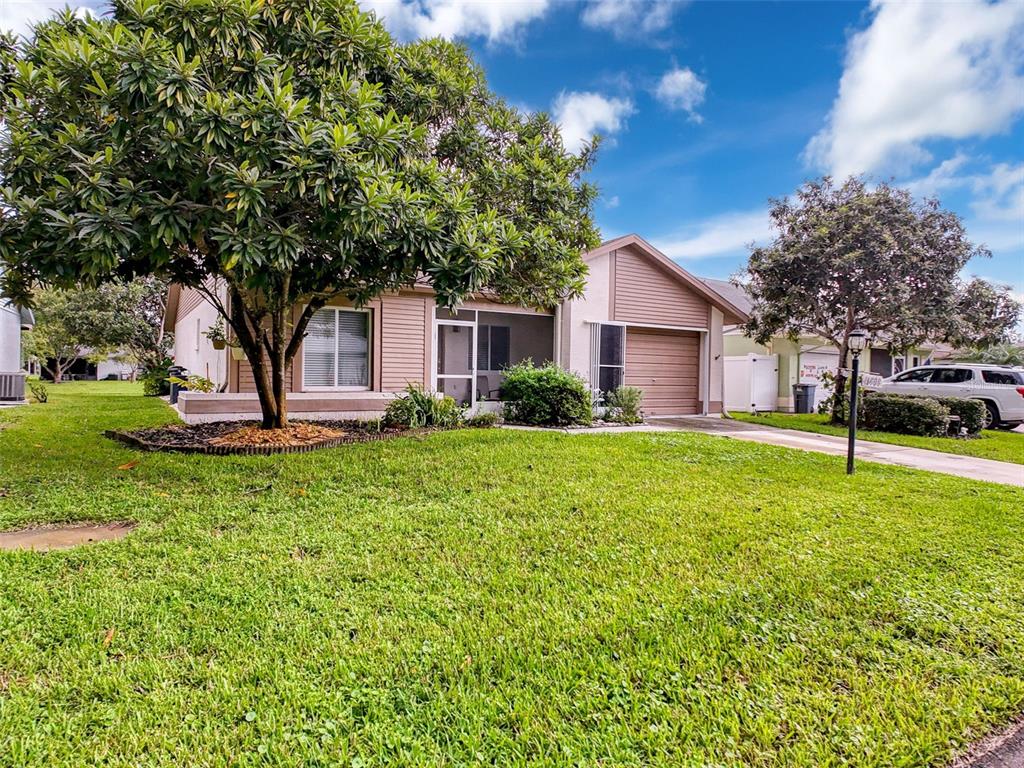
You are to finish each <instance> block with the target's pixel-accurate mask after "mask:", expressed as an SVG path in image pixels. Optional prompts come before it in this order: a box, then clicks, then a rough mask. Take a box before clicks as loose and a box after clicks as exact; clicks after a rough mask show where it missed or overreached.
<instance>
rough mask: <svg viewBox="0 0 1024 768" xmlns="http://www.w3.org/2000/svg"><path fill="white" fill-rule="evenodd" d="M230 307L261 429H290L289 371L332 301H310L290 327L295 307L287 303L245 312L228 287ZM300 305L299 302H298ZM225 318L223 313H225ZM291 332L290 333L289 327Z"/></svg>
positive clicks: (321, 298)
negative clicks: (322, 310) (249, 371)
mask: <svg viewBox="0 0 1024 768" xmlns="http://www.w3.org/2000/svg"><path fill="white" fill-rule="evenodd" d="M288 285H289V283H288V279H287V277H286V278H285V279H284V281H283V289H282V290H281V295H282V296H285V297H286V296H287V295H288ZM229 290H230V296H231V306H230V310H229V312H228V315H229V316H228V317H227V318H226V319H227V321H228V323H229V324H230V325H231V328H232V330H234V332H235V336H236V337H237V342H238V345H239V346H240V347H241V348H242V351H243V352H244V353H245V357H246V360H247V361H248V362H249V366H250V367H251V368H252V376H253V381H254V382H255V385H256V395H257V396H258V397H259V401H260V411H261V413H262V420H261V422H260V427H261V428H262V429H282V428H284V427H287V426H288V386H287V371H288V366H290V365H291V364H292V361H293V360H294V359H295V355H296V353H297V352H298V351H299V347H300V346H301V344H302V338H303V336H305V334H306V328H307V327H308V325H309V320H310V318H311V317H312V316H313V314H314V313H315V312H316V311H317V310H318V309H320V308H321V307H323V306H324V304H325V303H326V302H327V299H328V298H329V297H327V296H314V297H310V298H309V300H308V302H307V303H306V305H305V308H304V309H303V311H302V313H301V314H300V315H299V317H298V319H297V320H296V321H295V323H294V325H293V326H291V323H290V320H289V318H290V316H291V312H292V305H291V304H290V303H288V301H275V302H274V304H273V306H272V308H271V309H269V310H267V309H264V310H262V312H261V314H256V313H255V312H254V311H252V310H250V309H248V308H246V306H245V304H244V298H243V295H242V293H241V291H240V290H239V288H238V287H237V286H234V285H231V286H229ZM296 303H297V304H298V303H300V302H296ZM222 314H223V313H222ZM267 315H269V319H270V329H269V331H270V332H269V334H268V333H267V328H266V327H265V326H264V325H263V322H262V320H263V318H264V317H266V316H267ZM290 326H291V328H290V332H289V327H290Z"/></svg>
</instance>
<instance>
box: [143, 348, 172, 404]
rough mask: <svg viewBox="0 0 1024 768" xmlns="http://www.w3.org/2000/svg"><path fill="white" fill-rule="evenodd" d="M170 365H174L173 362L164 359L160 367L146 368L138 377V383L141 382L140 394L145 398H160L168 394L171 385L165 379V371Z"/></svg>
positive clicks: (167, 358)
mask: <svg viewBox="0 0 1024 768" xmlns="http://www.w3.org/2000/svg"><path fill="white" fill-rule="evenodd" d="M172 365H174V360H172V359H171V358H169V357H165V358H164V359H163V361H161V363H160V365H157V366H155V367H153V368H147V369H146V370H145V372H144V373H143V374H142V375H141V376H139V381H140V382H142V394H143V395H145V396H146V397H162V396H163V395H168V394H170V392H171V383H170V381H168V379H167V369H168V368H170V367H171V366H172Z"/></svg>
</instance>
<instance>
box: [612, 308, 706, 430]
mask: <svg viewBox="0 0 1024 768" xmlns="http://www.w3.org/2000/svg"><path fill="white" fill-rule="evenodd" d="M699 380H700V334H699V333H696V332H694V331H671V330H661V329H655V328H627V329H626V370H625V382H626V386H628V387H639V388H640V389H642V390H643V392H644V400H643V409H644V413H646V414H647V415H648V416H683V415H688V414H697V413H700V412H701V404H700V391H699Z"/></svg>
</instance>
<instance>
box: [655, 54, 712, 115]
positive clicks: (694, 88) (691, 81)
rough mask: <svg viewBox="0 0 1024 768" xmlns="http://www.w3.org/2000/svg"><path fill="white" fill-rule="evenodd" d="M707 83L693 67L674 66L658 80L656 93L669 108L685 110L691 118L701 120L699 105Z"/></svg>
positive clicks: (702, 99)
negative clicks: (698, 110)
mask: <svg viewBox="0 0 1024 768" xmlns="http://www.w3.org/2000/svg"><path fill="white" fill-rule="evenodd" d="M707 87H708V85H707V83H705V82H704V81H703V80H701V79H700V78H699V77H697V75H696V74H695V73H694V71H693V70H692V69H689V68H687V67H683V68H682V69H680V68H679V67H673V68H672V69H670V70H669V71H668V72H666V73H665V74H664V75H662V76H661V80H659V81H658V86H657V87H656V88H655V89H654V95H655V96H656V97H657V99H658V101H660V102H661V103H662V104H664V105H665V106H666V107H668V108H669V109H677V110H681V111H685V112H687V113H688V114H689V115H690V119H691V120H695V121H697V122H700V120H701V116H700V115H698V114H697V111H696V110H697V107H699V106H700V105H701V103H703V101H704V92H705V91H706V90H707Z"/></svg>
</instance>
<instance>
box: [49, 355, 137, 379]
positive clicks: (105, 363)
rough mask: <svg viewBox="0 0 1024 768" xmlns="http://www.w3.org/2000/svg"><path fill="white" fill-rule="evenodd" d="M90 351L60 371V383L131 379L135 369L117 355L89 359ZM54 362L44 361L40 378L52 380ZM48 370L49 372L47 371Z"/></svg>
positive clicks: (51, 360)
mask: <svg viewBox="0 0 1024 768" xmlns="http://www.w3.org/2000/svg"><path fill="white" fill-rule="evenodd" d="M91 356H92V355H91V351H90V350H88V349H86V350H85V351H84V352H83V353H82V356H81V357H79V358H78V359H77V360H75V361H74V362H73V363H71V365H68V366H66V367H65V368H63V369H62V370H61V380H62V381H105V380H107V379H112V380H119V381H125V380H129V379H132V378H133V377H134V375H135V372H136V369H135V368H134V367H133V366H131V365H129V364H128V363H125V362H123V361H122V360H119V359H118V355H117V354H110V355H107V356H106V357H104V358H103V359H99V360H97V359H90V358H91ZM55 362H56V361H54V360H53V359H50V360H46V361H45V364H44V365H42V366H40V367H41V374H40V375H41V377H42V378H44V379H47V380H52V379H53V376H52V375H51V374H50V371H52V370H53V369H54V364H55ZM47 369H49V370H47Z"/></svg>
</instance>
